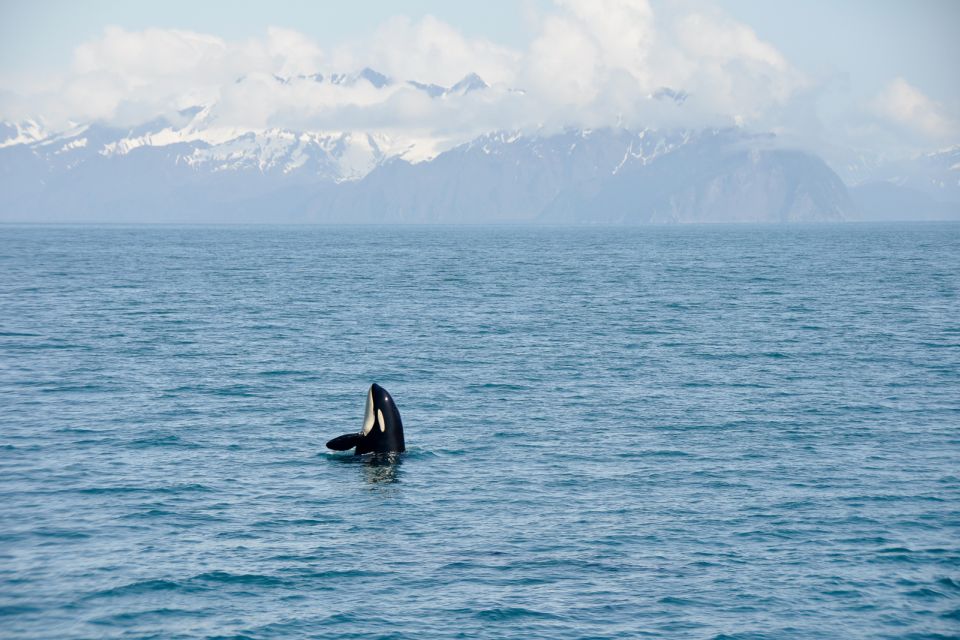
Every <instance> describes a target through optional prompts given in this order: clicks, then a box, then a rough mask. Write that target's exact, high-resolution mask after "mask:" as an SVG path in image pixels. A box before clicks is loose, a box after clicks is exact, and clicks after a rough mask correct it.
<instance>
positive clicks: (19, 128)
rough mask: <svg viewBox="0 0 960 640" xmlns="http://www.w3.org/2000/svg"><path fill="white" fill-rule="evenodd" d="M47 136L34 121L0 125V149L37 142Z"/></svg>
mask: <svg viewBox="0 0 960 640" xmlns="http://www.w3.org/2000/svg"><path fill="white" fill-rule="evenodd" d="M48 136H49V133H47V131H45V130H44V128H43V127H42V126H40V124H39V123H37V122H36V121H34V120H24V121H23V122H2V123H0V149H2V148H3V147H12V146H14V145H18V144H31V143H33V142H39V141H41V140H43V139H44V138H46V137H48Z"/></svg>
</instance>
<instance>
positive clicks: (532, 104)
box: [0, 0, 934, 142]
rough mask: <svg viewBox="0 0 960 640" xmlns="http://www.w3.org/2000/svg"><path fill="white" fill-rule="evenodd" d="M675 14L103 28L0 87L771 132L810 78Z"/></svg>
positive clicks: (380, 113)
mask: <svg viewBox="0 0 960 640" xmlns="http://www.w3.org/2000/svg"><path fill="white" fill-rule="evenodd" d="M671 7H673V6H672V5H671ZM674 8H675V7H673V8H671V9H670V10H665V11H663V12H655V11H654V9H653V8H652V6H651V5H650V3H649V2H648V1H647V0H604V1H599V0H557V2H556V7H555V9H554V10H553V11H551V12H549V13H547V14H545V15H543V16H540V17H539V18H538V23H537V25H536V28H535V32H536V35H535V36H534V38H533V39H532V41H531V44H530V45H529V46H528V47H526V48H525V49H522V50H520V49H511V48H508V47H504V46H501V45H498V44H496V43H493V42H491V41H489V40H486V39H483V38H470V37H467V36H465V35H464V34H463V33H461V32H460V31H459V30H457V29H456V28H454V27H452V26H451V25H449V24H446V23H444V22H442V21H440V20H438V19H437V18H434V17H430V16H427V17H425V18H423V19H421V20H417V21H411V20H409V19H407V18H403V17H398V18H394V19H391V20H388V21H387V22H386V23H384V24H383V25H381V26H380V28H379V29H377V30H376V31H375V32H374V33H373V34H372V35H371V36H370V37H369V38H363V39H360V40H357V41H354V42H352V43H348V44H346V45H344V46H340V47H338V48H336V49H333V50H330V51H323V50H321V48H320V47H319V46H318V45H317V43H315V42H313V41H312V40H310V39H309V38H308V37H307V36H305V35H303V34H301V33H298V32H296V31H291V30H287V29H277V28H270V29H268V30H267V31H266V33H265V35H264V36H263V37H260V38H253V39H249V40H244V41H228V40H224V39H222V38H218V37H215V36H211V35H207V34H200V33H193V32H189V31H182V30H172V29H147V30H144V31H126V30H124V29H121V28H118V27H110V28H108V29H106V30H105V32H104V33H103V35H102V36H101V37H100V38H97V39H95V40H93V41H90V42H87V43H84V44H83V45H81V46H79V47H78V48H77V49H76V52H75V55H74V61H73V65H72V68H71V70H70V71H69V73H68V74H66V76H65V77H64V78H63V79H62V80H60V81H59V82H56V83H54V86H53V87H52V88H47V89H44V90H40V91H36V92H32V93H29V94H28V95H25V96H20V97H19V98H17V99H11V98H10V97H9V96H7V97H5V98H4V99H3V102H2V103H0V118H12V119H23V118H25V117H30V116H37V115H41V116H42V117H43V118H45V119H46V120H47V122H49V123H51V124H53V125H54V126H57V125H59V126H66V123H68V122H78V121H79V122H86V121H91V120H99V121H104V122H108V123H112V124H117V125H124V126H125V125H132V124H136V123H137V122H139V121H144V120H147V119H149V118H152V117H156V116H157V115H165V114H171V113H174V112H175V111H176V110H178V109H183V108H186V107H188V106H192V105H195V104H214V105H215V106H214V107H213V108H212V110H211V112H210V113H211V116H210V117H211V118H212V120H214V121H216V123H217V124H218V126H222V127H236V128H253V129H258V128H266V127H289V128H304V127H308V128H310V127H312V128H327V129H338V130H351V129H370V128H372V129H378V130H383V131H390V132H403V131H412V132H416V133H418V134H430V135H434V136H441V137H445V138H447V139H449V140H450V141H451V142H453V141H457V140H458V139H465V138H467V137H470V136H472V135H476V134H477V133H480V132H482V131H485V130H490V129H496V128H506V129H522V128H532V127H540V126H545V127H559V126H566V125H582V126H602V125H616V124H625V125H633V126H681V125H682V126H700V125H703V124H723V123H734V122H740V123H744V124H748V125H750V124H754V125H758V126H767V125H769V122H770V118H772V117H775V114H776V113H777V111H778V110H779V109H781V108H782V107H783V105H785V104H786V103H788V102H789V101H790V100H791V99H792V98H793V96H795V95H796V93H797V92H798V91H800V90H802V89H803V88H804V87H805V86H806V80H805V78H804V76H803V75H802V74H801V73H800V72H799V71H798V70H796V69H795V68H793V67H792V66H791V65H790V63H789V62H788V61H787V60H786V59H785V58H784V57H783V55H782V54H781V53H780V52H779V51H777V50H776V48H774V47H773V46H772V45H771V44H769V43H766V42H764V41H762V40H761V39H760V38H759V37H758V36H757V35H756V34H755V33H754V32H753V31H752V30H751V29H750V28H749V27H747V26H746V25H743V24H741V23H737V22H735V21H733V20H732V19H730V18H728V17H725V16H724V15H722V14H720V13H717V12H715V11H714V12H711V11H703V10H698V11H696V12H693V13H689V12H688V13H680V12H678V11H675V10H674ZM364 66H370V67H372V68H374V69H376V70H378V71H380V72H382V73H385V74H387V75H388V76H391V77H393V78H394V79H396V80H398V81H400V82H398V83H395V84H393V85H390V86H387V87H384V88H381V89H377V88H375V87H373V86H372V85H371V84H369V83H366V82H363V81H360V82H356V83H354V84H352V85H350V86H338V85H333V84H331V83H329V82H326V83H317V82H314V81H312V80H310V79H303V78H299V76H302V75H309V74H314V73H323V74H324V75H326V76H328V77H329V74H330V73H333V72H350V71H356V70H359V69H361V68H362V67H364ZM470 72H476V73H478V74H479V75H480V76H481V77H482V78H484V79H485V80H486V81H487V82H488V83H490V84H491V85H493V86H492V87H491V88H490V89H488V90H486V91H483V92H474V93H469V94H467V95H465V96H460V97H456V96H448V97H446V98H443V99H430V98H428V97H427V96H426V95H424V94H423V93H421V92H419V91H417V90H415V89H413V88H412V87H410V86H408V85H406V84H404V83H403V82H402V81H405V80H417V81H420V82H426V83H437V84H440V85H443V86H449V85H451V84H453V83H454V82H456V81H457V80H459V79H460V78H462V77H463V76H464V75H466V74H467V73H470ZM275 76H279V77H281V78H283V79H285V80H286V82H285V83H281V82H278V81H277V80H276V77H275ZM662 87H671V88H673V89H676V90H683V91H685V92H687V93H688V94H689V96H690V98H689V99H688V100H687V101H686V102H685V103H684V104H682V105H678V104H675V103H672V102H670V101H669V100H668V101H663V100H656V99H652V98H651V96H652V95H653V94H654V93H656V92H657V91H658V90H659V89H661V88H662ZM931 126H934V125H931Z"/></svg>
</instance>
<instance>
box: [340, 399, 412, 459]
mask: <svg viewBox="0 0 960 640" xmlns="http://www.w3.org/2000/svg"><path fill="white" fill-rule="evenodd" d="M354 447H356V450H355V451H354V452H353V453H354V455H361V454H364V453H400V452H402V451H405V450H406V447H405V445H404V442H403V422H402V421H401V420H400V411H399V410H398V409H397V405H396V403H395V402H394V401H393V397H392V396H391V395H390V394H389V393H388V392H387V390H386V389H384V388H383V387H381V386H380V385H378V384H376V383H374V384H372V385H370V390H369V391H368V392H367V408H366V410H365V411H364V414H363V428H362V429H360V433H347V434H344V435H342V436H337V437H336V438H334V439H333V440H331V441H330V442H328V443H327V448H328V449H333V450H334V451H347V450H349V449H352V448H354Z"/></svg>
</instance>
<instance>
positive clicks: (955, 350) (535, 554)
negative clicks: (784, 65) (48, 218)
mask: <svg viewBox="0 0 960 640" xmlns="http://www.w3.org/2000/svg"><path fill="white" fill-rule="evenodd" d="M958 288H960V225H958V224H915V225H837V226H803V227H752V226H692V227H686V226H684V227H653V228H524V227H516V228H511V227H490V228H483V227H480V228H471V227H416V228H413V227H375V226H370V227H355V228H352V227H270V226H265V227H200V226H197V227H190V226H184V227H162V226H161V227H66V226H64V227H46V226H2V227H0V310H2V314H0V495H2V507H0V636H2V637H4V638H62V639H69V638H164V639H167V638H171V639H172V638H257V639H260V638H335V639H336V638H411V639H413V638H416V639H420V638H474V637H488V638H506V637H510V638H642V637H655V638H661V637H670V638H927V637H929V638H936V637H941V638H946V637H957V636H958V634H960V301H958ZM371 382H378V383H380V384H382V385H383V386H384V387H386V388H387V389H388V390H389V391H390V392H391V393H392V395H393V396H394V398H395V399H396V401H397V404H398V406H399V408H400V411H401V414H402V416H403V419H404V425H405V427H406V436H407V446H408V452H407V453H406V454H405V455H403V456H402V457H401V458H400V459H399V460H395V461H383V460H371V459H366V458H363V457H359V458H354V457H353V456H351V455H349V454H347V455H345V454H342V453H334V452H328V451H326V450H325V448H324V446H323V445H324V442H325V441H326V440H327V439H329V438H331V437H333V436H336V435H339V434H342V433H346V432H349V431H354V430H358V429H359V427H360V423H361V421H362V412H363V406H364V401H365V393H366V389H367V387H368V385H369V384H370V383H371Z"/></svg>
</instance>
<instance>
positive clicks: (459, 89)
mask: <svg viewBox="0 0 960 640" xmlns="http://www.w3.org/2000/svg"><path fill="white" fill-rule="evenodd" d="M489 86H490V85H488V84H487V83H486V82H484V81H483V78H481V77H480V76H478V75H477V74H475V73H472V72H471V73H468V74H467V75H465V76H463V79H462V80H460V82H458V83H457V84H455V85H453V86H452V87H450V89H449V90H448V91H447V93H456V94H460V95H463V94H465V93H470V92H471V91H482V90H483V89H486V88H488V87H489Z"/></svg>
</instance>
